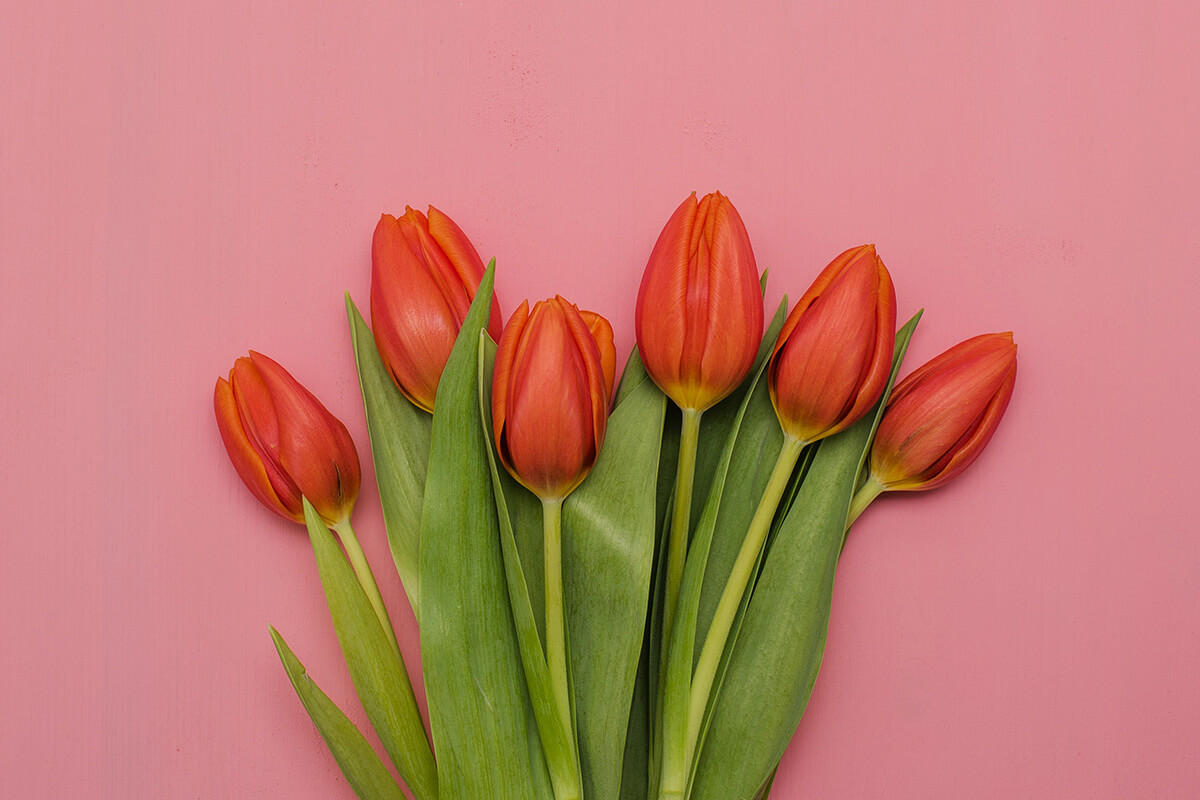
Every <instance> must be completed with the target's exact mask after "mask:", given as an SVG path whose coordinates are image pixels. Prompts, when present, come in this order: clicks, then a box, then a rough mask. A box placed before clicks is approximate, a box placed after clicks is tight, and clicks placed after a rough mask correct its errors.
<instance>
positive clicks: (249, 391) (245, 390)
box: [229, 357, 304, 520]
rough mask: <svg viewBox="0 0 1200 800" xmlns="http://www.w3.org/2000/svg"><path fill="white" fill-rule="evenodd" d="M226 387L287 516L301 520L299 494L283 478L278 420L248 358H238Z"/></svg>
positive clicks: (264, 388)
mask: <svg viewBox="0 0 1200 800" xmlns="http://www.w3.org/2000/svg"><path fill="white" fill-rule="evenodd" d="M229 383H230V386H231V387H232V390H233V397H234V400H235V401H236V403H237V408H238V416H239V417H240V419H241V423H242V429H243V430H245V431H246V435H247V437H248V439H249V441H250V444H251V446H252V447H253V448H254V450H255V451H256V452H257V453H258V456H259V459H260V460H261V462H262V465H263V468H264V469H265V470H266V473H267V478H268V480H270V482H271V488H272V489H273V490H274V492H275V495H276V497H277V498H278V500H279V503H280V505H281V506H282V507H283V508H284V509H285V510H286V511H287V516H289V517H292V518H294V519H297V520H302V519H303V514H304V509H303V506H302V505H301V502H300V497H301V494H302V491H301V490H300V489H299V487H297V486H296V482H295V481H294V480H292V478H291V476H289V475H288V474H287V470H286V469H284V467H283V465H282V463H281V460H280V454H279V451H280V432H279V416H278V413H277V411H276V409H275V401H274V399H273V398H272V397H271V390H270V388H269V387H268V386H267V384H266V381H264V380H263V377H262V375H261V373H260V372H259V371H258V367H257V365H256V364H254V362H253V361H252V360H251V359H249V358H245V357H243V358H239V359H238V360H237V361H236V362H234V365H233V370H232V371H231V372H230V373H229Z"/></svg>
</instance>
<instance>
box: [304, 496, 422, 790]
mask: <svg viewBox="0 0 1200 800" xmlns="http://www.w3.org/2000/svg"><path fill="white" fill-rule="evenodd" d="M304 521H305V522H306V523H307V525H308V535H309V539H310V540H311V541H312V547H313V554H314V555H315V556H316V559H317V572H318V573H319V574H320V576H321V586H322V588H324V590H325V600H326V602H327V603H328V605H329V614H330V616H331V617H332V618H333V628H334V631H335V632H336V633H337V637H338V643H339V644H341V646H342V655H344V656H345V658H346V668H347V669H348V670H349V671H350V679H351V680H352V681H353V682H354V688H355V690H356V691H357V692H358V699H359V700H360V701H362V706H363V710H364V711H366V712H367V718H368V719H370V720H371V726H372V727H373V728H374V729H375V733H376V734H378V736H379V741H380V742H381V743H382V744H383V748H384V749H385V750H387V753H388V755H389V756H390V757H391V759H392V763H393V764H395V765H396V769H398V770H399V771H400V777H401V778H402V779H403V780H404V782H405V783H406V784H407V785H408V788H409V789H411V790H412V792H413V795H414V796H416V797H417V799H418V800H433V799H434V798H436V797H437V796H438V783H437V768H436V766H435V764H434V760H433V751H432V750H430V748H429V740H428V739H427V738H426V735H425V724H424V722H423V721H422V720H421V712H420V710H418V708H417V699H416V697H415V696H414V695H413V689H412V684H411V683H410V682H409V679H408V671H407V670H406V669H405V668H404V662H403V661H401V660H400V658H398V657H397V655H396V651H395V650H393V649H392V644H391V642H390V641H389V640H388V638H387V635H386V634H385V633H384V632H383V628H382V627H381V626H380V624H379V618H378V617H377V616H376V615H375V609H374V608H373V607H372V606H371V601H370V600H368V599H367V595H366V593H365V592H364V591H363V588H362V586H361V585H359V583H358V579H357V578H355V576H354V570H353V569H351V567H350V564H349V563H348V562H347V561H346V558H345V557H344V556H343V555H342V550H341V548H340V547H338V544H337V542H336V541H334V538H333V534H332V533H330V531H329V528H327V527H326V526H325V523H324V522H322V521H321V518H320V517H319V516H318V515H317V512H316V511H315V510H314V509H313V507H312V505H311V504H310V503H309V502H308V500H307V498H306V499H305V500H304Z"/></svg>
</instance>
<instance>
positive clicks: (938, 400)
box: [871, 333, 1017, 491]
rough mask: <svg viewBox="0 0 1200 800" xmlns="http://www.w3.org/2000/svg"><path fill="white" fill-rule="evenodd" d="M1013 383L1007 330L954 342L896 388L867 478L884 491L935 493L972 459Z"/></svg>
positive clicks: (1014, 362)
mask: <svg viewBox="0 0 1200 800" xmlns="http://www.w3.org/2000/svg"><path fill="white" fill-rule="evenodd" d="M1016 378H1017V346H1016V344H1014V343H1013V338H1012V333H989V334H984V335H982V336H976V337H974V338H973V339H968V340H966V341H965V342H961V343H959V344H956V345H955V346H954V347H951V348H950V349H949V350H947V351H946V352H944V353H942V354H941V355H940V356H938V357H937V358H934V359H933V360H932V361H930V362H929V363H927V364H925V365H923V366H921V367H920V368H918V369H917V370H916V371H915V372H913V373H912V374H911V375H909V376H908V377H907V378H905V379H904V380H903V381H901V382H900V383H899V384H897V385H896V388H895V390H894V391H893V392H892V397H891V400H890V401H889V402H888V406H887V410H886V411H885V412H884V415H883V419H882V420H881V421H880V423H879V431H878V433H876V435H875V443H874V444H873V445H872V446H871V478H872V479H873V480H874V481H876V482H878V483H879V484H881V485H882V486H883V487H884V489H886V490H889V491H914V490H925V489H934V488H936V487H938V486H941V485H942V484H944V483H946V482H947V481H948V480H950V479H951V478H953V477H954V476H956V475H958V473H960V472H962V471H963V470H964V469H966V468H967V467H968V466H970V464H971V462H973V461H974V460H975V459H976V458H978V457H979V453H980V452H981V451H982V450H983V448H984V447H985V446H986V445H987V443H988V441H989V440H990V439H991V438H992V434H993V433H995V432H996V426H997V425H999V424H1000V418H1001V417H1003V416H1004V410H1005V409H1006V408H1007V407H1008V401H1009V398H1010V397H1012V391H1013V383H1014V382H1015V381H1016Z"/></svg>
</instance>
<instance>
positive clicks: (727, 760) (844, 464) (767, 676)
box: [691, 314, 920, 800]
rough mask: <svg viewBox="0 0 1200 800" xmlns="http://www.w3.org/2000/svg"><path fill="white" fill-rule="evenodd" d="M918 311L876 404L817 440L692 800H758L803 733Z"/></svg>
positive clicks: (772, 555) (731, 664)
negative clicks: (868, 478) (870, 470)
mask: <svg viewBox="0 0 1200 800" xmlns="http://www.w3.org/2000/svg"><path fill="white" fill-rule="evenodd" d="M919 317H920V314H918V315H917V316H916V317H914V318H913V319H912V320H910V321H909V322H908V324H906V325H905V326H904V327H903V328H902V329H901V330H900V332H899V333H898V334H897V335H896V353H895V356H894V358H893V362H892V375H891V381H890V382H889V385H888V390H887V391H885V392H884V396H883V397H882V398H881V399H880V401H879V403H878V404H877V405H876V407H875V408H874V409H873V410H872V412H870V413H868V414H867V416H865V417H864V418H863V419H861V420H859V422H857V423H856V424H854V425H853V426H851V427H850V428H848V429H847V430H845V431H843V432H842V433H840V434H838V435H836V436H833V437H830V438H829V439H826V440H824V441H822V442H820V443H819V444H818V445H817V452H816V454H815V455H814V456H813V461H812V465H811V467H810V468H809V471H808V474H807V476H806V477H805V479H804V482H803V483H802V484H801V485H800V488H799V491H798V493H797V496H796V500H795V503H794V505H793V506H792V508H791V510H790V511H789V512H788V514H787V517H786V518H785V519H784V521H783V524H782V525H781V526H780V528H779V531H778V532H777V533H776V536H775V540H774V542H773V543H772V545H771V550H770V552H769V553H768V554H767V557H766V559H765V561H764V563H763V566H762V572H761V574H760V576H759V579H758V581H757V583H756V584H755V589H754V594H753V595H752V597H751V598H750V602H749V604H748V605H747V607H746V611H745V614H744V615H743V618H742V624H741V630H740V633H739V635H738V638H737V641H736V646H735V648H734V650H733V651H732V652H731V653H730V654H729V656H728V662H727V664H726V668H725V673H724V679H723V681H722V684H721V687H720V692H719V693H718V694H717V696H716V697H715V698H714V699H713V700H712V701H711V707H710V710H709V712H708V728H707V730H706V733H705V738H704V741H703V744H702V746H701V748H700V754H699V756H698V758H697V760H696V762H695V771H694V779H693V784H692V793H691V797H692V798H693V800H718V799H719V800H728V798H736V797H741V798H752V797H754V796H755V795H756V794H757V793H758V791H759V789H760V788H761V787H762V786H763V785H764V784H765V783H766V781H767V780H768V779H769V777H770V774H771V771H772V770H773V769H774V768H775V765H776V764H778V763H779V758H780V756H782V754H783V751H784V749H785V748H786V747H787V744H788V742H789V741H790V740H791V738H792V735H793V734H794V733H795V731H796V726H797V725H798V724H799V722H800V717H801V716H802V715H803V713H804V709H805V707H806V706H807V704H808V699H809V697H810V696H811V694H812V687H813V684H814V682H815V681H816V676H817V671H818V669H819V668H820V664H821V658H822V655H823V654H824V650H825V637H826V634H827V632H828V628H829V611H830V604H831V601H832V597H833V579H834V573H835V571H836V568H837V560H838V556H839V554H840V553H841V546H842V540H843V536H844V532H845V527H846V515H847V513H848V511H849V508H850V498H851V497H852V495H853V492H854V489H855V485H856V482H857V477H858V471H859V468H860V466H861V464H862V461H863V458H864V457H865V456H866V452H867V448H868V447H869V445H870V442H871V437H872V436H873V434H874V430H875V428H876V426H877V425H878V420H879V416H880V415H881V414H882V409H883V406H884V405H885V404H886V402H887V396H888V393H889V392H890V390H891V385H892V383H894V382H895V379H896V374H897V373H898V371H899V368H900V363H901V361H902V360H903V358H904V351H905V349H906V348H907V346H908V341H909V339H910V338H911V336H912V332H913V330H914V329H915V327H916V323H917V320H918V319H919Z"/></svg>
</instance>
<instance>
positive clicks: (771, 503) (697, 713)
mask: <svg viewBox="0 0 1200 800" xmlns="http://www.w3.org/2000/svg"><path fill="white" fill-rule="evenodd" d="M804 444H805V443H804V442H801V441H798V440H796V439H793V438H792V437H790V436H785V437H784V440H783V447H782V448H780V450H779V458H778V459H777V460H776V461H775V468H774V469H773V470H772V471H771V477H770V478H769V479H768V480H767V487H766V489H765V490H763V496H762V499H761V500H759V502H758V508H756V509H755V511H754V517H753V518H751V520H750V527H749V529H748V530H747V531H746V538H745V539H743V540H742V548H741V550H739V551H738V555H737V560H736V561H734V564H733V571H732V572H731V573H730V575H729V580H728V581H727V582H726V583H725V589H724V591H722V592H721V599H720V600H719V601H718V603H717V610H716V613H715V614H714V615H713V621H712V625H710V626H709V629H708V635H707V636H705V637H704V647H703V648H702V649H701V650H700V659H699V661H697V662H696V674H695V676H694V677H693V678H692V691H691V696H690V702H689V705H688V718H687V719H688V731H687V736H688V738H687V764H686V765H685V774H686V773H689V772H691V765H692V761H693V759H694V758H695V755H696V753H695V749H696V742H697V741H698V740H699V738H700V723H701V722H702V721H703V720H704V709H705V707H706V706H707V705H708V699H709V694H710V693H711V691H712V685H713V680H714V679H715V678H716V674H717V667H718V666H719V665H720V663H721V653H722V652H723V651H724V650H725V643H726V641H727V640H728V638H729V631H730V629H731V628H732V627H733V621H734V618H735V617H736V616H737V610H738V606H740V605H741V602H742V595H743V594H744V593H745V591H746V586H747V585H748V584H749V583H750V578H751V576H752V575H753V573H754V565H755V564H756V563H757V561H758V554H759V552H761V551H762V547H763V543H764V542H765V541H766V538H767V532H768V531H769V530H770V528H771V520H772V519H773V518H774V516H775V510H776V509H777V508H778V507H779V500H780V498H782V497H783V492H784V490H785V489H786V488H787V484H788V480H789V479H790V478H791V476H792V470H793V469H794V468H795V466H796V461H797V459H799V457H800V452H801V451H802V450H803V449H804Z"/></svg>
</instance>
